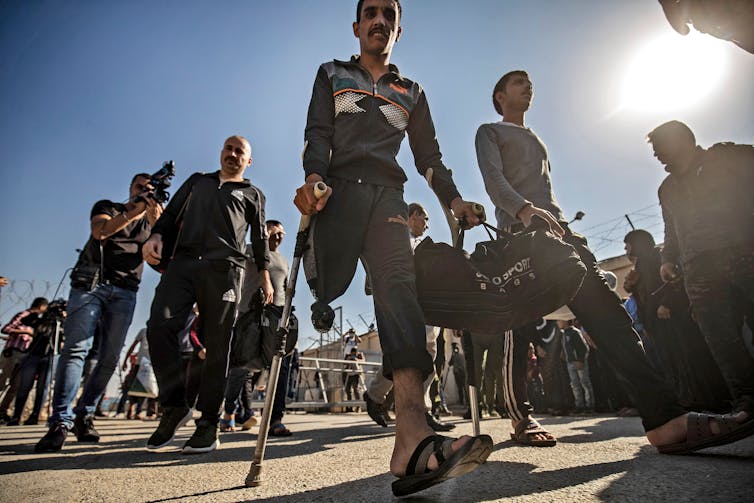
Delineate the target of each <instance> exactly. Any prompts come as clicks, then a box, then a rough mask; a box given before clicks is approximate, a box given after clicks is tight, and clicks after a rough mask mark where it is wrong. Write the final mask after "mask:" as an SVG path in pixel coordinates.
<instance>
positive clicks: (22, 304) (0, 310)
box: [0, 278, 68, 324]
mask: <svg viewBox="0 0 754 503" xmlns="http://www.w3.org/2000/svg"><path fill="white" fill-rule="evenodd" d="M58 284H59V282H58V281H49V280H40V279H13V280H12V279H10V278H9V279H8V284H7V285H6V286H4V287H0V323H3V324H4V323H5V322H6V321H7V320H9V319H10V318H11V317H12V316H13V315H14V314H16V313H17V312H20V311H23V310H24V309H28V308H29V306H31V303H32V302H33V301H34V299H35V298H37V297H45V298H47V300H50V301H52V300H53V296H55V295H56V293H55V291H56V290H57V288H58ZM57 297H63V298H67V297H68V286H66V285H64V286H62V287H61V289H60V291H59V292H57Z"/></svg>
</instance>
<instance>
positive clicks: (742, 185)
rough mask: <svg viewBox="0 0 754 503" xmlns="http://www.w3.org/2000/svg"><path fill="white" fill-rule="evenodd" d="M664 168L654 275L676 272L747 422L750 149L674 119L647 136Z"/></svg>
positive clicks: (753, 181)
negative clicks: (701, 134)
mask: <svg viewBox="0 0 754 503" xmlns="http://www.w3.org/2000/svg"><path fill="white" fill-rule="evenodd" d="M648 141H649V142H650V143H651V144H652V148H653V149H654V155H655V157H657V160H659V161H660V162H661V163H662V164H664V165H665V170H666V171H668V172H669V173H670V174H669V175H668V176H667V177H666V178H665V180H664V181H663V182H662V184H661V185H660V189H659V198H660V204H661V205H662V215H663V219H664V220H665V246H664V248H663V251H662V265H661V266H660V275H661V276H662V279H663V280H664V281H671V282H672V281H677V280H679V279H680V277H681V275H683V280H684V282H685V285H686V292H687V293H688V296H689V300H690V302H691V308H692V310H693V312H694V317H695V318H696V321H697V322H698V323H699V328H700V329H701V331H702V334H703V335H704V338H705V339H706V340H707V344H708V345H709V347H710V350H711V351H712V355H713V356H714V358H715V360H716V361H717V364H718V366H719V367H720V370H721V371H722V374H723V377H724V378H725V381H726V382H727V384H728V387H729V388H730V392H731V395H732V396H733V400H734V403H733V412H734V413H735V414H737V417H738V419H740V420H744V418H745V420H746V421H747V422H751V423H753V424H754V360H752V358H751V355H750V354H749V352H748V351H747V349H746V346H745V344H744V340H743V336H742V328H743V312H742V309H741V308H742V306H745V305H747V304H748V303H750V302H752V301H754V197H752V194H751V188H752V187H754V147H752V146H751V145H735V144H732V143H718V144H715V145H713V146H712V147H710V148H709V149H704V148H702V147H699V146H698V145H697V144H696V138H695V137H694V133H692V132H691V130H690V129H689V127H688V126H687V125H686V124H684V123H682V122H678V121H670V122H666V123H665V124H662V125H661V126H658V127H657V128H655V129H654V130H653V131H652V132H650V133H649V135H648Z"/></svg>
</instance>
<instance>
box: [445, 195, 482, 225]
mask: <svg viewBox="0 0 754 503" xmlns="http://www.w3.org/2000/svg"><path fill="white" fill-rule="evenodd" d="M477 208H481V214H479V213H477V211H475V210H476V209H477ZM450 210H451V211H452V212H453V216H454V217H456V218H457V219H458V220H459V221H462V222H463V223H465V225H464V228H466V229H470V228H472V227H476V226H477V225H479V224H481V223H482V222H484V208H482V207H481V205H478V204H476V203H472V202H470V201H464V200H463V199H461V198H460V197H456V198H455V199H453V200H452V201H451V202H450Z"/></svg>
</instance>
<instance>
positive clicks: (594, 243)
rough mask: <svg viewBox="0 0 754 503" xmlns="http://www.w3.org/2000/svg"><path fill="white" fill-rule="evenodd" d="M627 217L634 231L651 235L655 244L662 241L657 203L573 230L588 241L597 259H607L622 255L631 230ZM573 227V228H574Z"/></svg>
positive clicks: (659, 210)
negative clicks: (642, 231) (624, 240)
mask: <svg viewBox="0 0 754 503" xmlns="http://www.w3.org/2000/svg"><path fill="white" fill-rule="evenodd" d="M626 216H628V217H629V218H630V219H631V223H633V225H634V227H635V228H636V229H643V230H646V231H647V232H649V233H650V234H652V237H654V239H655V241H656V242H657V243H661V242H662V241H663V239H664V229H665V226H664V221H663V219H662V211H661V208H660V205H659V203H654V204H651V205H649V206H644V207H642V208H638V209H636V210H633V211H630V212H627V213H624V214H623V215H621V216H618V217H614V218H611V219H608V220H604V221H602V222H599V223H597V224H594V225H592V226H590V227H587V228H585V229H578V228H575V229H574V230H575V231H576V232H578V233H579V234H582V235H584V236H585V237H586V238H587V240H588V241H589V247H590V248H591V250H592V253H594V255H595V256H598V254H599V255H602V256H598V259H603V258H608V257H606V256H604V255H608V256H615V255H620V254H622V253H623V238H624V236H625V235H626V234H627V233H628V232H629V231H631V230H632V228H631V224H630V223H629V221H628V219H627V218H626ZM574 227H575V226H574Z"/></svg>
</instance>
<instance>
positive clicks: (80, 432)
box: [72, 415, 99, 444]
mask: <svg viewBox="0 0 754 503" xmlns="http://www.w3.org/2000/svg"><path fill="white" fill-rule="evenodd" d="M72 431H73V434H74V435H76V440H78V441H79V442H87V443H93V444H96V443H97V442H99V433H97V430H96V429H95V428H94V418H92V416H78V415H77V416H76V419H74V420H73V430H72Z"/></svg>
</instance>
